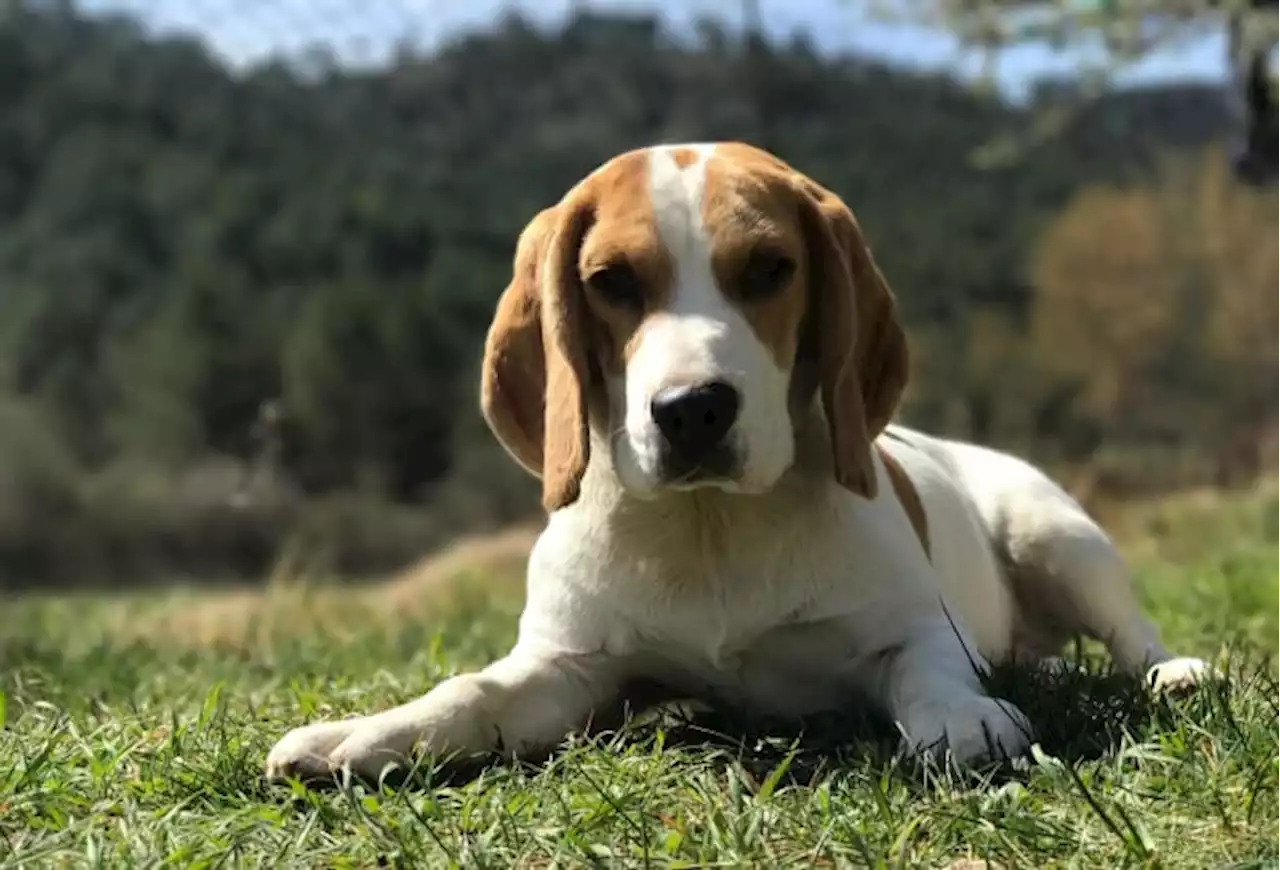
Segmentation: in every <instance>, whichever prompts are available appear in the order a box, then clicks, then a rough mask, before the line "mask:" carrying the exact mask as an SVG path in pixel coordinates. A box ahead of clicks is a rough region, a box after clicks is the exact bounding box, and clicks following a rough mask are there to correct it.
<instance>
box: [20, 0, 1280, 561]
mask: <svg viewBox="0 0 1280 870" xmlns="http://www.w3.org/2000/svg"><path fill="white" fill-rule="evenodd" d="M1069 97H1070V94H1069V93H1067V92H1064V91H1063V89H1061V88H1058V89H1057V90H1048V89H1045V90H1042V91H1041V92H1039V93H1038V94H1037V95H1036V97H1035V99H1034V100H1033V101H1032V103H1031V104H1030V105H1027V106H1014V105H1011V104H1008V103H1004V102H1001V101H1000V100H999V99H997V98H995V97H989V96H982V95H981V94H979V93H977V92H975V91H974V90H973V89H972V88H966V87H963V86H961V85H960V84H958V83H956V82H954V81H952V80H950V79H948V78H946V77H944V76H941V75H925V74H920V73H911V72H907V71H904V70H898V69H894V68H890V67H886V66H884V65H883V64H880V63H876V62H872V61H869V60H866V59H862V58H859V57H834V58H833V57H829V56H825V55H820V54H819V53H817V52H816V51H815V50H813V49H812V48H811V47H810V46H808V45H806V44H805V42H804V41H803V40H799V39H796V40H792V41H790V42H786V43H778V44H772V45H768V44H760V45H757V46H756V48H755V50H754V51H752V52H749V53H747V54H744V53H743V52H742V51H741V50H740V48H739V44H738V42H737V41H736V40H735V39H732V38H730V36H729V35H728V34H727V33H726V32H724V31H722V30H719V29H717V28H716V27H715V26H712V25H707V26H705V27H704V28H703V29H702V30H701V31H700V37H699V39H698V40H697V41H696V42H694V43H689V42H688V41H687V40H676V39H674V38H672V37H670V36H669V35H667V34H665V33H664V31H663V29H662V28H661V27H660V26H659V24H658V22H657V21H656V20H655V19H653V18H647V17H637V16H622V15H598V14H582V15H579V16H577V17H575V18H572V19H571V20H570V21H569V22H568V23H567V24H566V25H565V26H564V27H563V28H561V29H557V30H554V31H544V30H539V29H536V28H534V27H532V26H531V25H529V24H527V23H524V22H522V21H521V20H520V19H518V18H508V19H506V20H504V21H502V22H500V23H499V24H498V25H496V26H495V28H494V29H493V30H492V31H489V32H485V33H483V34H479V35H471V36H467V37H465V38H459V39H457V40H455V41H453V42H450V43H447V44H445V45H443V46H442V47H441V48H439V50H438V51H434V52H433V53H430V54H421V53H408V52H406V53H404V54H403V55H402V56H400V57H399V58H398V59H396V60H395V61H394V62H393V63H391V64H389V65H387V66H385V67H378V68H375V69H364V70H359V69H352V68H347V67H339V66H336V65H331V64H330V65H327V64H325V63H323V62H312V63H294V64H284V63H269V64H259V65H257V66H251V67H248V68H243V69H241V68H237V69H232V68H230V67H228V66H226V65H224V63H223V62H221V61H220V60H218V59H217V58H216V57H215V56H214V55H212V54H211V53H210V52H209V50H208V49H207V48H205V47H204V46H202V45H201V44H200V43H199V42H197V41H194V40H186V39H177V38H159V37H155V36H151V35H148V34H147V33H146V32H145V31H144V30H143V29H142V28H141V26H140V25H139V24H138V23H137V22H135V21H133V20H131V19H129V18H127V17H112V18H105V17H100V16H99V17H89V16H86V15H84V14H81V13H78V12H76V11H75V10H74V8H71V7H68V6H65V5H60V4H43V3H16V4H13V5H11V6H9V7H6V10H5V12H4V14H2V15H0V107H2V108H0V584H7V585H10V586H15V585H31V584H47V583H63V582H72V581H75V582H84V581H105V580H112V581H113V582H119V581H121V580H122V579H128V580H130V581H140V580H145V579H149V578H160V577H172V576H174V575H183V576H196V577H204V578H227V577H233V576H260V575H262V574H263V573H264V572H265V571H266V570H267V568H268V567H269V566H270V565H271V563H272V562H274V561H275V560H277V559H278V558H280V557H281V555H282V553H295V554H301V555H300V558H305V559H306V560H309V564H311V565H312V567H315V568H320V569H324V570H338V571H341V572H344V573H348V574H361V573H368V572H374V571H381V570H384V569H386V568H388V567H392V566H395V565H399V564H403V563H406V562H408V561H409V560H410V559H412V558H413V557H414V556H416V555H417V554H419V553H420V552H422V551H423V550H424V549H427V548H429V547H431V546H433V545H434V544H436V543H438V542H440V541H442V540H444V539H445V538H446V537H449V536H452V535H454V534H456V533H458V532H460V531H462V530H472V529H482V528H486V527H493V526H496V525H499V524H505V523H507V522H509V521H511V520H513V519H517V518H520V517H523V516H525V515H527V514H529V513H530V512H531V511H534V510H536V499H535V498H534V497H533V495H532V488H531V486H530V482H529V481H527V480H525V479H524V477H523V476H522V474H521V473H520V472H519V471H518V470H517V469H516V468H515V467H514V465H513V464H512V463H511V462H510V461H509V460H507V459H506V457H505V455H504V454H502V452H501V451H500V449H498V448H497V446H496V444H495V442H494V441H493V439H492V438H491V436H490V435H489V434H488V433H487V431H486V430H485V429H484V428H483V424H482V423H481V422H480V420H479V416H478V413H477V411H476V407H475V405H476V402H475V395H476V385H477V373H476V366H477V362H478V355H479V352H480V349H481V344H482V337H483V332H484V329H485V327H486V326H487V323H488V318H489V315H490V313H491V311H492V306H493V304H494V302H495V301H496V299H497V296H498V294H499V292H500V291H501V289H502V287H503V286H504V285H505V283H506V280H507V277H508V271H509V267H510V258H511V254H512V249H513V245H514V240H515V237H516V234H517V233H518V232H519V230H520V229H521V227H522V226H523V224H524V222H525V221H526V220H527V219H528V218H529V217H530V216H531V215H532V214H533V213H534V212H535V211H536V210H537V209H539V208H541V207H542V206H544V205H546V204H548V203H550V202H552V201H554V200H555V199H556V198H558V197H559V195H560V194H561V193H562V192H563V191H564V189H565V188H566V187H567V186H568V185H570V184H571V183H573V182H574V181H576V180H577V179H578V178H579V177H581V176H582V175H583V174H584V173H585V172H587V171H588V170H590V169H591V168H593V167H594V166H595V165H596V164H597V163H599V162H600V161H601V160H603V159H606V158H607V157H609V156H611V155H613V154H614V153H617V152H619V151H622V150H625V149H627V148H630V147H634V146H636V145H638V144H644V143H649V142H654V141H663V140H666V141H672V140H702V139H713V138H741V139H748V140H752V141H756V142H759V143H761V144H765V145H767V146H768V147H770V148H772V149H773V150H775V151H776V152H777V153H779V154H780V155H782V156H783V157H784V158H786V159H787V160H789V161H791V162H792V163H793V164H794V165H796V166H797V167H799V168H801V169H803V170H804V171H806V172H808V173H809V174H811V175H813V176H815V177H817V178H819V179H821V180H822V181H823V182H824V183H825V184H827V185H828V186H830V187H832V188H834V189H835V190H837V191H839V192H840V193H841V194H842V195H843V196H845V197H846V198H847V200H848V201H849V202H850V203H851V204H852V206H853V207H854V209H855V210H856V211H857V213H858V215H859V217H860V220H861V222H862V223H863V225H864V227H865V228H866V230H867V232H868V235H869V236H870V239H871V241H872V243H873V244H874V246H875V249H876V252H877V255H878V258H879V259H880V261H881V263H882V265H883V266H884V268H885V271H886V273H887V275H888V276H889V279H890V281H891V283H892V284H893V286H894V287H895V289H896V291H897V293H898V295H899V297H900V300H901V303H902V307H903V311H904V314H905V316H906V318H907V321H908V325H909V328H910V332H911V336H912V340H913V346H914V348H915V351H916V358H917V360H918V363H917V376H916V379H915V382H914V383H913V385H912V388H911V391H910V393H909V396H908V400H907V403H906V405H905V407H904V408H903V412H902V418H903V419H904V420H905V421H906V422H909V423H911V424H914V425H918V426H922V427H925V428H927V429H930V430H933V431H939V432H946V433H950V434H955V435H960V436H963V437H969V438H975V439H977V440H980V441H984V442H987V443H993V444H997V445H1002V446H1007V447H1011V448H1014V449H1017V450H1020V451H1022V452H1024V453H1026V454H1028V455H1030V456H1032V457H1034V458H1036V459H1038V460H1040V461H1043V462H1047V463H1049V464H1051V465H1053V466H1055V467H1056V468H1058V469H1059V470H1061V472H1062V473H1063V474H1065V475H1068V476H1069V478H1070V479H1071V480H1073V481H1075V485H1077V486H1079V487H1080V488H1081V490H1082V491H1084V492H1086V494H1087V493H1088V492H1091V491H1094V490H1096V491H1097V492H1098V493H1100V494H1101V495H1105V496H1107V497H1127V496H1131V495H1136V494H1140V493H1152V492H1157V491H1160V490H1164V489H1173V488H1181V487H1184V486H1189V485H1198V484H1205V483H1209V484H1217V485H1230V484H1232V483H1234V482H1237V481H1246V480H1251V479H1253V478H1254V477H1255V476H1256V475H1257V474H1258V473H1260V472H1261V471H1263V470H1265V469H1266V467H1273V464H1274V444H1275V440H1274V439H1275V417H1276V405H1275V396H1276V392H1277V378H1276V372H1277V350H1276V332H1275V328H1274V327H1275V324H1276V322H1277V310H1276V305H1277V302H1276V298H1277V297H1276V286H1277V249H1276V245H1275V239H1276V234H1277V222H1276V208H1275V195H1276V194H1275V189H1274V187H1271V188H1269V189H1265V190H1261V191H1258V190H1254V189H1250V188H1245V187H1242V186H1240V185H1239V184H1238V183H1237V182H1236V181H1235V180H1234V179H1233V177H1232V176H1231V174H1230V172H1229V169H1228V165H1227V160H1226V158H1225V157H1224V152H1223V142H1224V140H1225V139H1226V138H1227V134H1228V132H1229V128H1228V118H1227V115H1226V113H1225V109H1224V107H1223V105H1222V100H1221V95H1220V94H1219V93H1217V92H1216V91H1215V90H1214V89H1211V88H1207V87H1197V86H1185V87H1164V88H1149V89H1145V90H1129V91H1125V92H1122V93H1117V94H1113V95H1110V96H1107V97H1104V98H1103V99H1101V100H1098V101H1096V102H1094V103H1092V104H1091V106H1090V108H1089V109H1088V110H1087V111H1086V112H1083V113H1081V114H1076V115H1072V116H1071V118H1070V120H1069V121H1068V122H1067V123H1066V126H1065V127H1064V129H1062V130H1060V131H1058V132H1057V133H1056V134H1055V135H1052V136H1047V137H1044V138H1043V139H1042V140H1041V141H1039V142H1038V144H1036V145H1035V146H1034V147H1033V148H1031V149H1030V150H1024V151H1020V152H1018V153H1017V155H1016V156H1014V157H1012V158H1011V157H1009V149H1008V148H1007V147H1005V146H1006V145H1007V141H1006V140H1007V139H1008V137H1010V136H1014V135H1018V134H1019V133H1020V131H1024V130H1026V129H1027V128H1028V127H1029V126H1033V125H1034V124H1035V123H1037V119H1040V118H1042V117H1044V114H1045V112H1046V110H1052V108H1053V107H1054V106H1055V105H1056V104H1058V103H1061V102H1062V101H1064V100H1066V99H1068V98H1069Z"/></svg>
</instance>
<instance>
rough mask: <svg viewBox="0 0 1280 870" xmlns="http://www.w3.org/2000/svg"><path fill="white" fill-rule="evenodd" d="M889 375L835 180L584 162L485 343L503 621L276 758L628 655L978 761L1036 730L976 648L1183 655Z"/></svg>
mask: <svg viewBox="0 0 1280 870" xmlns="http://www.w3.org/2000/svg"><path fill="white" fill-rule="evenodd" d="M905 380H906V346H905V341H904V339H903V337H902V334H901V330H900V327H899V326H898V324H897V321H896V314H895V310H894V303H893V299H892V294H891V293H889V291H888V287H887V285H885V284H884V280H883V278H882V277H881V276H880V274H879V270H878V269H877V268H876V267H875V264H874V261H873V260H872V258H871V255H870V252H869V250H868V249H867V248H866V245H865V243H864V242H863V241H862V238H861V233H860V231H859V229H858V227H857V224H856V222H855V221H854V220H853V218H852V215H851V214H850V213H849V212H848V210H847V209H846V208H845V207H844V204H843V203H842V202H840V200H839V199H838V198H836V197H834V196H833V195H831V194H830V193H829V192H827V191H824V190H823V189H822V188H820V187H818V186H817V185H816V184H814V183H813V182H812V181H811V180H809V179H807V178H805V177H804V176H802V175H800V174H799V173H795V172H794V171H793V170H791V169H790V168H789V167H787V166H786V165H785V164H783V163H781V162H780V161H778V160H776V159H775V158H772V157H770V156H769V155H767V154H764V153H763V152H759V151H757V150H755V149H753V148H750V147H749V146H745V145H738V144H724V145H715V146H713V145H700V146H679V147H677V146H665V147H661V148H653V149H645V150H642V151H637V152H631V153H629V154H626V155H622V156H620V157H618V158H615V159H614V160H613V161H610V162H609V163H606V164H605V165H604V166H603V167H601V168H600V169H599V170H597V171H596V172H595V173H593V174H592V175H591V176H588V178H587V179H585V180H584V181H583V182H582V183H581V184H580V185H578V186H577V187H576V188H574V190H572V191H570V193H569V194H567V195H566V197H565V199H564V200H563V201H562V202H561V203H560V204H559V205H558V206H556V207H554V208H552V209H548V210H546V211H544V212H543V213H541V214H540V215H538V216H537V217H536V218H535V219H534V220H533V221H532V222H531V223H530V225H529V227H528V228H527V229H526V231H525V233H524V234H523V235H522V237H521V240H520V244H519V246H518V250H517V255H516V262H515V275H514V277H513V280H512V284H511V286H510V287H508V289H507V291H506V293H505V294H504V296H503V299H502V301H501V302H500V303H499V308H498V313H497V315H496V317H495V322H494V326H493V328H492V330H491V332H490V336H489V342H488V346H487V348H486V362H485V382H484V388H483V395H482V404H483V407H484V410H485V414H486V418H487V419H488V420H489V422H490V425H491V427H492V428H493V429H494V431H495V433H496V434H497V435H498V437H499V440H500V441H501V442H502V443H503V444H504V446H505V447H506V448H507V449H508V451H509V452H510V453H511V455H512V456H513V457H514V458H515V459H516V460H517V461H519V462H520V463H521V464H522V465H524V467H525V468H527V469H528V470H530V471H531V472H533V473H535V474H538V475H539V476H541V477H542V479H543V486H544V503H545V505H546V506H547V508H548V510H549V512H550V519H549V522H548V525H547V527H546V530H545V531H544V532H543V534H542V535H541V537H540V538H539V540H538V542H537V544H536V546H535V547H534V550H533V552H532V554H531V556H530V560H529V583H528V598H527V602H526V607H525V611H524V614H523V617H522V619H521V622H520V634H519V640H518V642H517V643H516V646H515V647H514V648H513V649H512V651H511V652H510V653H509V654H508V655H507V656H506V657H504V658H503V659H501V660H499V661H497V662H495V663H493V664H491V665H490V666H489V667H487V668H485V669H484V670H483V671H481V672H479V673H476V674H464V675H459V676H456V677H453V678H451V679H449V680H446V681H445V682H444V683H442V684H440V685H439V686H437V687H436V688H435V689H433V690H432V691H431V692H430V693H428V694H427V695H425V696H423V697H422V698H419V699H418V700H416V701H413V702H410V703H409V704H406V705H404V706H402V707H398V708H396V709H394V710H390V711H386V712H383V713H379V714H375V715H372V716H367V717H361V718H356V719H348V720H342V721H336V722H327V723H320V724H317V725H311V726H307V727H304V728H300V729H296V730H295V731H293V732H290V734H288V735H286V736H285V737H284V739H282V740H281V741H280V742H279V743H278V744H277V745H276V747H275V748H274V749H273V750H272V752H271V754H270V757H269V759H268V772H269V774H270V775H272V776H277V777H278V776H285V775H295V774H296V775H303V776H316V775H327V774H329V773H331V772H332V771H334V770H337V769H340V768H343V767H349V768H351V769H353V770H354V771H356V772H357V773H360V774H363V775H367V776H377V775H378V773H379V771H380V770H381V769H382V767H383V766H384V765H385V764H386V763H387V762H393V761H394V762H401V763H404V762H405V761H406V759H408V758H409V757H410V756H411V755H412V754H413V752H414V750H415V749H418V750H423V751H427V752H431V753H435V754H449V753H455V752H457V753H470V752H478V751H491V750H503V751H505V752H507V753H515V754H528V753H535V752H539V751H542V750H546V749H548V748H550V747H552V746H554V745H555V744H556V743H558V742H559V741H560V740H561V739H562V738H563V737H564V736H565V735H566V734H567V733H568V732H570V731H572V730H575V729H577V728H580V727H581V726H583V725H584V724H585V723H586V722H587V720H588V719H589V718H590V717H591V716H592V715H593V714H594V713H596V712H598V711H600V710H603V709H606V708H608V707H610V706H611V705H613V704H615V703H616V702H617V700H618V698H619V694H620V692H622V690H623V687H624V686H625V685H627V684H628V683H629V682H631V681H634V680H645V681H648V682H656V683H658V684H660V685H662V686H663V687H665V688H666V689H668V690H669V691H671V692H672V693H674V694H679V695H688V696H694V697H703V698H713V699H720V700H726V701H730V702H733V703H737V704H741V705H745V706H747V707H749V708H753V709H756V710H759V711H761V712H766V713H771V714H781V715H803V714H806V713H812V712H816V711H820V710H829V709H836V708H840V707H844V706H847V705H849V704H853V703H857V702H859V701H860V700H862V699H865V700H867V701H869V702H870V703H872V704H874V705H876V707H877V708H878V709H880V710H882V711H883V712H886V713H888V714H889V715H890V716H891V717H892V718H893V719H894V720H895V721H897V722H898V723H899V725H900V727H901V729H902V731H903V733H904V735H905V738H906V740H907V743H908V745H909V746H910V747H912V748H916V749H933V748H938V747H946V748H948V749H949V750H950V752H951V753H952V755H953V757H954V758H955V759H956V760H958V761H960V762H972V761H977V760H979V759H981V758H984V757H988V756H990V755H991V754H993V753H994V754H1004V755H1011V754H1017V753H1020V752H1022V751H1024V750H1025V748H1026V747H1027V745H1028V743H1029V741H1030V739H1031V733H1030V728H1029V726H1028V723H1027V722H1026V721H1025V718H1024V717H1023V716H1022V714H1021V713H1020V712H1019V711H1018V710H1017V709H1016V708H1014V707H1013V706H1012V705H1010V704H1008V703H1007V702H1004V701H999V700H996V699H993V698H991V697H989V696H987V695H986V694H985V692H984V690H983V688H982V685H981V681H980V679H979V672H980V671H981V670H983V669H985V668H986V667H987V666H988V662H991V661H1003V660H1007V659H1010V658H1019V659H1042V658H1046V657H1049V656H1052V655H1053V654H1054V653H1056V652H1057V651H1058V650H1059V649H1060V648H1061V647H1062V645H1063V643H1064V642H1065V641H1066V640H1067V639H1068V638H1070V637H1071V636H1073V635H1076V634H1085V635H1089V636H1092V637H1096V638H1099V639H1101V640H1103V641H1104V642H1105V643H1106V644H1107V646H1108V648H1109V649H1110V651H1111V653H1112V655H1113V657H1114V659H1115V661H1116V663H1117V665H1118V666H1119V667H1121V668H1123V669H1126V670H1128V671H1131V672H1134V673H1143V672H1144V671H1147V669H1148V668H1150V670H1149V672H1147V676H1148V680H1149V681H1150V682H1151V683H1152V684H1153V685H1155V686H1157V687H1160V686H1175V685H1184V684H1188V683H1191V682H1194V681H1195V680H1197V679H1198V678H1199V677H1200V676H1201V675H1202V674H1203V673H1204V671H1205V669H1206V666H1205V665H1204V663H1203V662H1200V661H1199V660H1197V659H1176V658H1173V657H1172V656H1171V655H1170V654H1169V652H1168V651H1167V650H1166V649H1165V648H1164V647H1163V645H1162V644H1161V643H1160V640H1159V638H1158V636H1157V633H1156V631H1155V629H1154V628H1153V627H1152V626H1151V624H1150V623H1149V622H1148V621H1147V620H1146V619H1145V618H1144V617H1143V616H1142V614H1141V612H1140V611H1139V608H1138V606H1137V603H1136V601H1135V600H1134V597H1133V595H1132V590H1131V587H1130V582H1129V578H1128V576H1127V572H1126V570H1125V568H1124V565H1123V563H1122V561H1121V559H1120V557H1119V555H1118V554H1117V552H1116V550H1115V548H1114V547H1113V546H1112V544H1111V543H1110V541H1109V540H1108V539H1107V537H1106V535H1105V533H1104V532H1102V530H1100V529H1099V528H1098V527H1097V525H1095V524H1094V523H1093V522H1092V520H1090V519H1089V518H1088V517H1087V516H1086V514H1085V513H1084V511H1083V510H1082V509H1081V508H1080V507H1079V505H1077V504H1076V503H1075V502H1074V501H1073V500H1072V499H1071V498H1070V497H1069V496H1068V495H1067V494H1066V493H1065V492H1064V491H1063V490H1062V489H1061V488H1059V487H1058V486H1057V485H1055V484H1054V483H1053V482H1051V481H1050V480H1049V479H1048V478H1047V477H1046V476H1045V475H1044V474H1042V473H1041V472H1040V471H1038V470H1037V469H1035V468H1033V467H1032V466H1030V465H1028V464H1027V463H1025V462H1022V461H1021V460H1018V459H1016V458H1014V457H1011V456H1008V455H1006V454H1002V453H998V452H996V451H992V450H989V449H985V448H982V447H978V446H974V445H968V444H962V443H958V442H955V441H948V440H944V439H940V438H935V437H931V436H927V435H924V434H921V433H918V432H914V431H912V430H909V429H905V428H902V427H897V426H888V427H887V424H888V420H889V418H890V416H891V414H892V413H893V410H894V409H895V408H896V406H897V402H898V399H899V396H900V393H901V390H902V387H903V385H904V384H905Z"/></svg>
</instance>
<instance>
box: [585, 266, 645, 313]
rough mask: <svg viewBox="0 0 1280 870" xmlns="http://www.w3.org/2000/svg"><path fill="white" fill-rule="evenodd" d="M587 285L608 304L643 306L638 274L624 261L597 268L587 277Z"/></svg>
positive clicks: (642, 293) (624, 306)
mask: <svg viewBox="0 0 1280 870" xmlns="http://www.w3.org/2000/svg"><path fill="white" fill-rule="evenodd" d="M587 286H589V287H590V288H591V289H592V290H594V291H595V292H596V293H598V294H600V298H601V299H603V300H604V301H605V302H607V303H609V304H610V305H616V306H618V307H619V308H643V307H644V288H643V287H642V286H641V283H640V276H639V275H637V274H636V271H635V269H632V268H631V266H629V265H628V264H626V263H615V264H613V265H612V266H605V267H604V268H603V269H597V270H596V271H594V272H592V273H591V274H590V275H589V276H588V277H587Z"/></svg>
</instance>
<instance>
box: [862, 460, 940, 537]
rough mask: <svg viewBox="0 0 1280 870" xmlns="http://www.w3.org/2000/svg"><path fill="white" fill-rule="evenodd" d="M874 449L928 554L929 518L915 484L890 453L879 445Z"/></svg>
mask: <svg viewBox="0 0 1280 870" xmlns="http://www.w3.org/2000/svg"><path fill="white" fill-rule="evenodd" d="M876 450H877V451H878V452H879V453H880V458H881V459H882V460H884V469H885V471H886V472H888V475H889V482H890V483H891V484H893V492H894V494H895V495H897V497H898V501H900V502H902V507H903V509H904V510H905V511H906V512H907V519H909V520H911V527H912V528H913V529H915V531H916V537H917V538H919V539H920V546H922V547H924V554H925V555H926V556H930V555H931V554H930V552H929V518H928V517H927V516H926V515H925V512H924V502H922V501H921V500H920V493H918V492H917V491H916V487H915V484H913V483H912V482H911V478H910V477H909V476H908V475H907V472H906V470H905V469H903V467H902V466H901V465H899V464H898V460H896V459H894V458H893V456H891V455H890V453H889V451H888V450H885V449H884V448H883V447H881V446H880V445H878V444H877V445H876Z"/></svg>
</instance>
